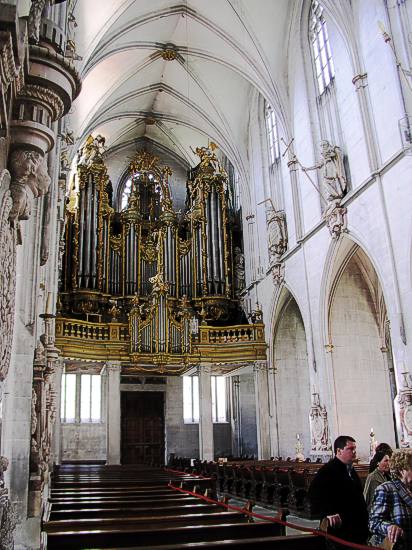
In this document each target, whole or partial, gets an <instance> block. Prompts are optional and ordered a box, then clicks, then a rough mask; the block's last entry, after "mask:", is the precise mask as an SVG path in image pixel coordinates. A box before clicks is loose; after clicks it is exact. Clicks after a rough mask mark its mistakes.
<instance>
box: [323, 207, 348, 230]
mask: <svg viewBox="0 0 412 550" xmlns="http://www.w3.org/2000/svg"><path fill="white" fill-rule="evenodd" d="M323 218H324V220H325V221H326V225H327V227H328V229H329V233H330V234H331V236H332V239H339V237H340V235H341V233H346V232H347V225H348V220H347V209H346V208H345V207H343V206H340V202H336V203H333V204H331V205H329V206H328V208H327V209H326V210H325V212H324V214H323Z"/></svg>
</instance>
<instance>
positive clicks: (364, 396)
mask: <svg viewBox="0 0 412 550" xmlns="http://www.w3.org/2000/svg"><path fill="white" fill-rule="evenodd" d="M329 259H330V260H331V262H330V264H329V269H328V271H325V273H327V280H328V284H327V285H325V286H323V287H322V288H323V290H324V299H325V302H324V307H325V309H324V319H323V320H324V327H323V329H324V344H325V348H326V352H327V363H328V364H327V370H328V372H330V379H329V384H330V385H332V386H333V392H331V393H332V395H333V396H334V401H335V403H334V406H335V407H334V408H335V419H336V430H337V433H350V434H352V435H353V436H354V437H355V439H356V440H357V441H358V447H359V454H360V456H361V458H363V459H367V457H368V455H369V432H370V429H371V428H372V427H374V429H375V432H376V434H377V438H378V440H379V441H387V442H388V443H390V444H394V443H395V440H396V435H395V432H396V430H395V417H394V408H393V400H394V397H395V395H394V390H395V387H396V386H395V379H394V373H393V365H392V359H391V353H390V336H389V333H388V330H387V329H388V323H387V319H388V315H387V309H386V302H385V297H384V293H383V288H382V285H381V283H380V278H379V275H378V272H377V270H376V269H375V267H374V265H373V263H372V260H371V259H370V257H369V255H368V254H367V253H366V252H365V250H364V249H363V248H362V247H361V246H360V245H359V244H357V243H356V242H354V241H352V240H351V239H348V238H344V239H342V240H341V241H340V242H339V243H338V245H335V247H334V250H333V253H332V254H330V258H329ZM336 435H337V434H336Z"/></svg>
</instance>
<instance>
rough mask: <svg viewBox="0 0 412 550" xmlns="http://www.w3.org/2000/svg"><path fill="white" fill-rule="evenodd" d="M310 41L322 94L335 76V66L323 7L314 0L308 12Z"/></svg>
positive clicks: (319, 88)
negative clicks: (309, 12)
mask: <svg viewBox="0 0 412 550" xmlns="http://www.w3.org/2000/svg"><path fill="white" fill-rule="evenodd" d="M310 41H311V44H312V54H313V61H314V69H315V74H316V80H317V83H318V90H319V94H320V95H322V94H323V92H324V91H325V90H326V89H327V88H328V86H329V85H330V83H331V82H332V81H333V78H334V77H335V68H334V65H333V59H332V52H331V49H330V43H329V37H328V29H327V26H326V21H325V18H324V15H323V7H322V6H321V5H320V3H319V2H316V1H314V2H312V8H311V14H310Z"/></svg>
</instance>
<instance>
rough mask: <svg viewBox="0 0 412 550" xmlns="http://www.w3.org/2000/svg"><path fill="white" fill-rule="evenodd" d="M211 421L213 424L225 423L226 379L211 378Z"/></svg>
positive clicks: (220, 377)
mask: <svg viewBox="0 0 412 550" xmlns="http://www.w3.org/2000/svg"><path fill="white" fill-rule="evenodd" d="M211 383H212V420H213V422H215V423H218V422H227V414H226V413H227V407H226V378H225V377H224V376H212V377H211Z"/></svg>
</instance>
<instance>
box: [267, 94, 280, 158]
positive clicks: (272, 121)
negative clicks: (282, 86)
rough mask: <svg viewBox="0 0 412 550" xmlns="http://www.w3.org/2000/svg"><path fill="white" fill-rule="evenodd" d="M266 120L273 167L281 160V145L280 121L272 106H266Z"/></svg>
mask: <svg viewBox="0 0 412 550" xmlns="http://www.w3.org/2000/svg"><path fill="white" fill-rule="evenodd" d="M265 120H266V134H267V141H268V149H269V158H270V164H271V165H273V164H275V162H277V161H278V160H279V158H280V146H279V145H280V144H279V130H278V121H277V118H276V114H275V112H274V111H273V109H272V107H271V106H270V105H266V107H265Z"/></svg>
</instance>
